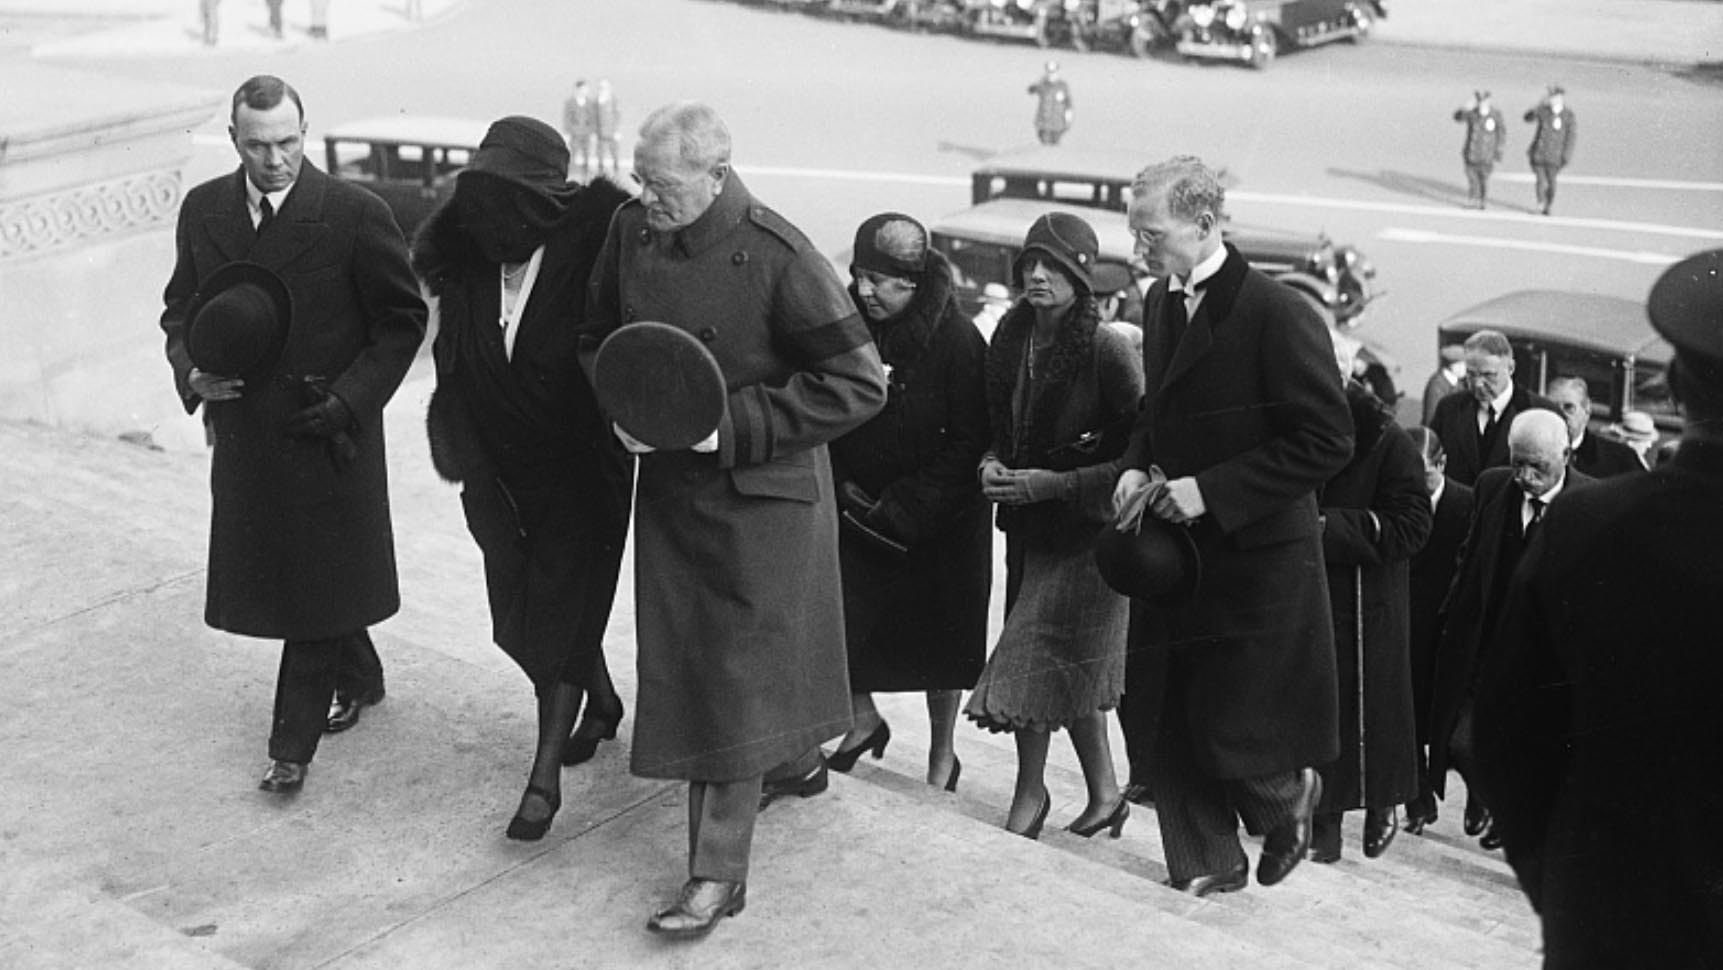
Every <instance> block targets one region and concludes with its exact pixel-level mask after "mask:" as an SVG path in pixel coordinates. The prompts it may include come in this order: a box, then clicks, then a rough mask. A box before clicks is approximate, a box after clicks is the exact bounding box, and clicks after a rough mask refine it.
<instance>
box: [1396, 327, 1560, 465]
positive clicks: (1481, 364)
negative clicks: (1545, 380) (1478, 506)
mask: <svg viewBox="0 0 1723 970" xmlns="http://www.w3.org/2000/svg"><path fill="white" fill-rule="evenodd" d="M1465 353H1466V384H1465V386H1464V387H1462V388H1460V389H1459V390H1457V391H1455V392H1454V393H1452V394H1449V395H1448V396H1447V397H1445V398H1443V399H1442V401H1441V403H1440V404H1437V405H1436V413H1435V414H1433V415H1431V417H1430V420H1429V422H1427V426H1428V427H1429V429H1430V430H1431V431H1434V432H1436V437H1438V438H1441V439H1442V447H1443V448H1444V449H1446V450H1447V452H1448V477H1449V478H1452V479H1453V480H1454V481H1456V482H1459V483H1460V484H1462V485H1472V484H1474V483H1476V482H1477V480H1478V473H1480V472H1482V471H1483V470H1484V469H1486V468H1499V467H1501V466H1502V465H1506V464H1507V463H1508V427H1509V426H1510V425H1512V424H1513V422H1514V418H1515V417H1517V416H1519V415H1520V414H1521V413H1523V412H1525V411H1527V410H1529V409H1531V408H1542V409H1544V410H1545V411H1556V410H1557V409H1556V406H1555V405H1554V404H1553V403H1551V402H1550V400H1549V399H1548V398H1546V397H1543V396H1541V395H1537V394H1533V393H1532V392H1531V391H1529V390H1527V389H1526V388H1524V387H1521V386H1519V385H1517V384H1515V383H1514V348H1513V345H1512V344H1510V343H1508V338H1507V337H1505V336H1503V335H1502V334H1501V333H1500V332H1498V331H1495V330H1479V331H1478V332H1477V333H1474V334H1472V335H1471V336H1470V337H1467V338H1466V344H1465Z"/></svg>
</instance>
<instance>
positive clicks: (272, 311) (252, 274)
mask: <svg viewBox="0 0 1723 970" xmlns="http://www.w3.org/2000/svg"><path fill="white" fill-rule="evenodd" d="M292 323H293V297H292V295H291V294H290V293H289V292H288V289H287V283H286V282H285V281H284V280H282V278H281V277H280V276H278V275H276V273H275V272H274V271H273V270H271V269H269V268H268V267H265V266H259V265H258V264H256V263H246V262H237V263H228V264H227V265H226V266H222V267H220V268H218V269H217V270H216V271H215V272H213V273H211V274H209V279H207V280H205V281H204V284H203V286H201V287H199V288H198V291H197V294H196V295H195V296H193V297H192V300H191V304H190V305H189V306H188V307H187V308H186V332H185V348H186V354H187V356H189V357H190V358H191V362H192V366H194V367H196V368H197V369H198V370H201V371H203V372H204V373H206V374H216V375H219V376H222V377H257V376H260V375H263V374H267V373H269V371H270V370H271V369H273V368H274V366H275V362H276V361H277V360H279V359H280V358H281V352H282V350H283V348H285V347H286V346H287V335H288V332H289V331H290V330H291V329H292Z"/></svg>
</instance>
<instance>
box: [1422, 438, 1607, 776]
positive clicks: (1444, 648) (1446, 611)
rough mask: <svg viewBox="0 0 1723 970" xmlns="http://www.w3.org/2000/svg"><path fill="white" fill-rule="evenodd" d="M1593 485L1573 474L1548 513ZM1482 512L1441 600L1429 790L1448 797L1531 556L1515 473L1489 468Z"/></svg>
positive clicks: (1479, 505)
mask: <svg viewBox="0 0 1723 970" xmlns="http://www.w3.org/2000/svg"><path fill="white" fill-rule="evenodd" d="M1590 482H1591V479H1589V478H1586V477H1585V476H1584V475H1581V474H1580V473H1578V472H1576V471H1574V470H1573V469H1571V468H1570V469H1568V473H1567V482H1566V484H1564V485H1563V486H1562V490H1561V493H1560V494H1559V495H1557V496H1556V498H1555V501H1554V502H1552V503H1550V508H1554V507H1555V506H1556V505H1558V504H1560V503H1562V502H1564V501H1566V500H1567V498H1568V496H1569V495H1570V494H1572V493H1573V492H1574V491H1575V490H1577V489H1580V488H1584V487H1585V486H1586V485H1587V484H1588V483H1590ZM1473 492H1474V493H1475V500H1476V505H1475V507H1474V509H1473V512H1472V521H1471V523H1470V524H1469V525H1468V526H1467V528H1466V541H1465V542H1464V543H1463V544H1462V545H1461V547H1460V553H1459V556H1458V558H1457V559H1456V561H1455V564H1454V583H1453V586H1451V587H1450V588H1449V590H1448V596H1447V598H1446V599H1445V600H1444V601H1443V604H1442V611H1441V616H1440V618H1439V620H1438V625H1439V626H1440V627H1441V630H1442V632H1441V635H1440V636H1439V638H1438V639H1437V641H1436V667H1435V670H1436V676H1435V685H1434V687H1433V688H1432V689H1431V691H1430V768H1429V770H1430V777H1429V782H1430V787H1431V789H1432V790H1434V791H1435V792H1436V794H1437V795H1446V794H1447V776H1448V764H1449V757H1450V753H1449V741H1450V740H1451V739H1452V736H1453V733H1454V727H1455V725H1457V724H1459V722H1460V715H1461V714H1463V713H1464V712H1465V711H1466V709H1467V708H1468V707H1469V706H1470V705H1471V702H1472V695H1473V689H1474V687H1475V686H1476V683H1477V676H1478V670H1479V669H1480V667H1481V665H1482V663H1483V662H1484V659H1485V657H1486V655H1485V653H1484V648H1485V646H1486V643H1485V641H1486V638H1487V637H1488V636H1489V634H1490V631H1491V630H1492V629H1494V627H1495V622H1496V619H1497V618H1498V617H1499V616H1500V614H1501V607H1502V603H1503V602H1504V599H1505V596H1506V593H1507V585H1508V578H1509V577H1510V576H1512V575H1513V572H1514V568H1515V567H1516V566H1518V565H1519V562H1520V557H1521V556H1523V555H1524V554H1525V543H1524V541H1523V540H1522V539H1521V538H1520V535H1521V530H1522V526H1521V523H1520V507H1521V503H1523V502H1524V501H1525V493H1524V492H1522V491H1521V490H1520V488H1519V486H1517V485H1515V484H1514V473H1513V470H1512V469H1509V468H1490V469H1486V470H1485V471H1484V473H1483V474H1482V475H1480V476H1479V477H1478V485H1477V487H1476V488H1475V489H1473Z"/></svg>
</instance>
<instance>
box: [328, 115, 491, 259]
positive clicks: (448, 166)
mask: <svg viewBox="0 0 1723 970" xmlns="http://www.w3.org/2000/svg"><path fill="white" fill-rule="evenodd" d="M485 128H486V123H485V122H483V121H475V120H473V119H471V118H445V117H433V116H409V115H388V116H386V117H381V118H367V119H364V120H361V121H350V122H347V123H345V124H341V125H337V126H335V127H334V128H332V129H330V130H329V131H327V132H324V134H323V151H324V160H325V163H326V169H327V171H328V172H329V174H330V175H333V176H334V177H336V178H338V179H343V180H345V181H348V182H352V183H354V184H356V185H362V186H364V187H365V188H367V189H370V190H371V191H372V192H374V193H376V194H377V195H378V196H380V197H381V198H382V199H383V201H384V202H387V203H388V204H389V209H390V211H392V212H393V213H394V214H395V221H396V222H398V223H400V224H401V231H402V232H404V233H406V234H407V235H408V237H411V236H412V234H413V230H414V229H416V228H418V225H419V223H421V222H423V221H425V218H426V217H427V216H429V215H430V214H431V211H432V210H434V209H435V208H436V207H437V206H438V204H440V203H441V202H442V201H443V200H444V199H447V198H449V196H451V195H453V194H454V191H455V173H457V172H459V171H460V170H461V169H463V168H465V167H466V165H467V162H468V160H469V159H470V158H471V157H472V152H473V150H474V149H476V148H478V145H479V141H480V140H481V139H483V138H484V136H485Z"/></svg>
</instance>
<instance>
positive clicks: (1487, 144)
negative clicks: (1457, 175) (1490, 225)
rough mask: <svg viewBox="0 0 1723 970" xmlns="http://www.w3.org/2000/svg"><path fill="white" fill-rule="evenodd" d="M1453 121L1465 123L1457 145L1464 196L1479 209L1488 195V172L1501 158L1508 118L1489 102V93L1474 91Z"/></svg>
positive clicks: (1456, 111) (1456, 112) (1455, 112)
mask: <svg viewBox="0 0 1723 970" xmlns="http://www.w3.org/2000/svg"><path fill="white" fill-rule="evenodd" d="M1454 120H1455V121H1458V122H1461V123H1462V124H1464V125H1465V126H1466V140H1465V142H1463V143H1462V144H1461V145H1460V161H1461V162H1462V163H1463V164H1464V165H1465V166H1466V199H1467V200H1468V201H1469V202H1470V203H1471V205H1472V208H1474V209H1482V208H1483V207H1484V204H1485V201H1486V200H1487V199H1488V197H1489V194H1490V172H1491V171H1493V170H1494V169H1495V167H1496V163H1497V162H1499V161H1501V160H1502V149H1503V147H1504V146H1505V145H1506V139H1507V119H1505V118H1503V117H1502V113H1501V111H1500V110H1498V109H1497V108H1496V106H1495V105H1493V104H1491V103H1490V92H1488V91H1474V92H1473V93H1472V97H1471V100H1469V101H1467V102H1466V103H1465V104H1464V105H1462V106H1461V107H1460V108H1458V109H1456V110H1455V111H1454Z"/></svg>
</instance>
